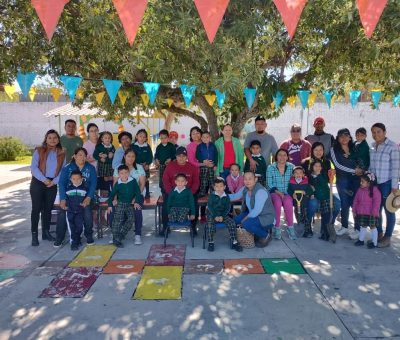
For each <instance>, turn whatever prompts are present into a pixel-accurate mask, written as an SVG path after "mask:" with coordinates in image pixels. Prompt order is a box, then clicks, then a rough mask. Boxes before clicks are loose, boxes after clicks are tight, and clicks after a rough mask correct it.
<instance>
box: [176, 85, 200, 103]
mask: <svg viewBox="0 0 400 340" xmlns="http://www.w3.org/2000/svg"><path fill="white" fill-rule="evenodd" d="M180 88H181V92H182V96H183V100H184V101H185V105H186V107H190V103H191V101H192V97H193V95H194V93H195V91H196V88H197V86H195V85H192V86H190V85H181V86H180Z"/></svg>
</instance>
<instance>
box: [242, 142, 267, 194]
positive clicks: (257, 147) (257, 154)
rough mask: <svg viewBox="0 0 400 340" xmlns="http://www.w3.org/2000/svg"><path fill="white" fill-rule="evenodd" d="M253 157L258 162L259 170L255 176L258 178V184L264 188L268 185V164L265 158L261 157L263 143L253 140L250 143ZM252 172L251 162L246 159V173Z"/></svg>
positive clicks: (257, 169)
mask: <svg viewBox="0 0 400 340" xmlns="http://www.w3.org/2000/svg"><path fill="white" fill-rule="evenodd" d="M250 151H251V157H252V158H253V159H254V160H255V161H256V162H257V168H256V171H255V175H256V177H257V180H258V183H260V184H261V185H262V186H263V187H265V185H266V174H267V163H266V162H265V159H264V157H263V156H262V155H261V143H260V142H259V141H258V140H253V141H252V142H251V143H250ZM247 171H250V161H249V160H248V159H246V163H245V164H244V172H247Z"/></svg>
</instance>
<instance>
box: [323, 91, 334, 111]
mask: <svg viewBox="0 0 400 340" xmlns="http://www.w3.org/2000/svg"><path fill="white" fill-rule="evenodd" d="M332 96H333V92H332V91H324V97H325V101H326V103H327V104H328V107H329V108H331V103H332Z"/></svg>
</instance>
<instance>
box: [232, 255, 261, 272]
mask: <svg viewBox="0 0 400 340" xmlns="http://www.w3.org/2000/svg"><path fill="white" fill-rule="evenodd" d="M224 267H225V272H226V273H230V274H264V273H265V272H264V268H263V266H262V265H261V263H260V261H259V260H257V259H234V260H224Z"/></svg>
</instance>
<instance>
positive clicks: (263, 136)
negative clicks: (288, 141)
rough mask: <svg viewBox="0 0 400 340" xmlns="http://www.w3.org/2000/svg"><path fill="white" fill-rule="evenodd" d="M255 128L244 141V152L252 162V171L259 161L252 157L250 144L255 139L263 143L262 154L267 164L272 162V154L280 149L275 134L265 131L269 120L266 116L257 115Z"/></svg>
mask: <svg viewBox="0 0 400 340" xmlns="http://www.w3.org/2000/svg"><path fill="white" fill-rule="evenodd" d="M255 128H256V131H253V132H250V133H248V134H247V136H246V139H245V141H244V153H245V155H246V157H247V159H248V160H249V162H250V170H251V171H255V170H256V168H257V162H256V161H255V160H254V159H253V158H252V157H251V151H250V144H251V142H252V141H253V140H258V141H259V142H260V143H261V154H262V156H263V157H264V159H265V162H266V163H267V165H269V164H271V159H272V156H273V155H274V154H275V153H276V151H277V150H278V144H276V140H275V138H274V136H272V135H270V134H269V133H267V132H266V131H265V129H266V128H267V122H266V121H265V118H264V117H262V116H257V117H256V119H255Z"/></svg>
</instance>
